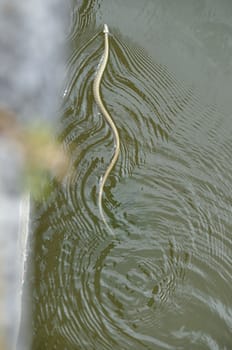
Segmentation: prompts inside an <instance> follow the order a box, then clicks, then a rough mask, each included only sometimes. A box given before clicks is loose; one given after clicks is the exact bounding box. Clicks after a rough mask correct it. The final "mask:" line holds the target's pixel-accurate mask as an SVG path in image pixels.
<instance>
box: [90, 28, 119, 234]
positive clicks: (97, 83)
mask: <svg viewBox="0 0 232 350" xmlns="http://www.w3.org/2000/svg"><path fill="white" fill-rule="evenodd" d="M103 33H104V36H105V49H104V53H103V56H102V59H101V61H100V63H99V68H98V70H97V74H96V77H95V79H94V82H93V94H94V99H95V102H96V104H97V106H98V108H99V109H100V111H101V113H102V114H103V116H104V117H105V119H106V121H107V122H108V124H109V125H110V127H111V129H112V132H113V134H114V154H113V157H112V159H111V161H110V164H109V166H108V168H107V169H106V171H105V174H104V175H103V177H102V179H101V181H100V188H99V195H98V206H99V211H100V215H101V217H102V220H103V221H104V223H105V225H106V226H107V228H108V229H109V231H110V232H111V233H112V234H113V232H112V230H111V229H110V227H109V226H108V224H107V222H106V219H105V216H104V213H103V209H102V195H103V190H104V186H105V182H106V180H107V178H108V176H109V174H110V172H111V171H112V169H113V167H114V166H115V164H116V162H117V159H118V156H119V151H120V140H119V134H118V130H117V128H116V125H115V123H114V121H113V119H112V118H111V116H110V114H109V113H108V111H107V109H106V108H105V106H104V103H103V101H102V98H101V93H100V85H101V80H102V76H103V73H104V71H105V68H106V65H107V62H108V58H109V29H108V26H107V24H104V30H103Z"/></svg>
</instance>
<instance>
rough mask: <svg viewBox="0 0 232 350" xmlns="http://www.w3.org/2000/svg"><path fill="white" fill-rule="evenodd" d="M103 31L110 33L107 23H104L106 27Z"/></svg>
mask: <svg viewBox="0 0 232 350" xmlns="http://www.w3.org/2000/svg"><path fill="white" fill-rule="evenodd" d="M103 33H105V34H108V33H109V28H108V25H107V24H104V29H103Z"/></svg>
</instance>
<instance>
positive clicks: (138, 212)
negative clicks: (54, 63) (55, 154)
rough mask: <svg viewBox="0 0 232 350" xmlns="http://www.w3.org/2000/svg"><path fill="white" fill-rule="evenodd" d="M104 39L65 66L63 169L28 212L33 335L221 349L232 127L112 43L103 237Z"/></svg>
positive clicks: (88, 40) (128, 46)
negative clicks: (99, 81)
mask: <svg viewBox="0 0 232 350" xmlns="http://www.w3.org/2000/svg"><path fill="white" fill-rule="evenodd" d="M86 4H87V5H88V4H89V5H91V4H94V2H90V1H89V2H88V1H87V2H86ZM82 20H83V21H82V22H81V23H79V22H80V19H76V20H75V19H74V22H75V21H77V22H78V26H80V27H81V28H82V27H83V26H85V23H84V19H82ZM80 35H81V34H80ZM71 39H72V40H73V37H72V38H71ZM102 39H103V37H102V35H101V34H100V32H97V33H96V32H95V31H92V32H91V30H89V31H88V32H87V33H85V34H84V39H83V38H81V37H80V44H79V46H78V49H77V50H76V51H75V50H74V51H75V52H74V54H73V55H72V57H71V59H70V61H69V74H68V83H67V87H66V92H65V96H64V114H63V117H62V130H61V133H60V137H59V138H60V140H61V141H62V142H63V144H64V145H65V148H66V150H67V151H68V152H69V154H70V168H69V171H68V173H67V176H66V179H65V181H64V182H63V184H62V185H57V184H56V183H54V184H53V185H51V193H50V195H49V198H47V199H46V201H45V203H43V204H42V203H41V204H40V205H39V206H38V208H37V210H36V213H37V216H38V218H37V228H36V239H35V246H36V262H37V265H36V268H35V270H36V271H35V276H39V278H37V277H36V278H35V281H34V285H35V287H37V288H34V300H35V309H36V313H35V314H36V316H35V317H36V322H35V324H36V327H37V328H36V327H35V333H36V336H37V338H40V339H42V338H43V337H44V338H46V337H48V339H49V340H48V341H47V343H46V344H45V348H49V349H61V348H62V349H66V348H69V349H76V348H80V349H86V350H89V349H115V350H116V349H127V350H128V349H139V350H143V349H144V350H145V349H149V350H154V349H157V348H158V349H173V348H174V347H175V348H176V349H183V344H194V345H193V348H196V349H198V348H202V346H205V348H209V349H211V348H212V349H213V348H219V345H218V344H219V343H220V339H221V338H220V337H221V335H220V331H221V330H223V331H224V335H225V337H224V339H227V338H226V337H228V334H229V333H231V327H232V325H231V315H232V311H231V305H230V304H231V303H230V298H229V295H230V294H231V293H230V292H231V275H232V270H231V266H232V258H231V257H232V240H231V235H230V232H231V227H232V222H231V203H230V202H231V201H230V187H231V186H230V184H231V170H232V163H231V157H230V154H231V147H232V142H231V137H230V135H231V131H232V127H231V123H230V122H229V121H228V116H227V115H225V114H223V113H222V112H221V111H219V110H218V109H217V107H216V106H208V105H207V104H206V103H205V102H204V101H203V100H202V99H201V96H199V95H198V93H197V91H194V90H193V89H192V88H190V87H188V86H185V84H184V83H181V82H180V81H178V79H176V77H175V76H174V74H172V73H171V72H169V70H168V68H167V67H165V66H162V65H160V64H159V63H155V62H153V61H152V60H151V59H150V58H149V57H148V56H147V55H146V53H145V52H144V51H143V50H142V49H141V48H138V47H136V45H135V44H133V43H131V42H130V40H129V39H127V38H124V37H122V35H120V33H116V32H115V34H114V35H111V36H110V58H109V64H108V65H107V69H106V74H105V75H104V80H103V85H102V96H103V99H104V102H105V104H106V106H107V108H108V110H109V112H110V113H111V115H112V117H113V118H114V120H115V123H116V125H117V127H118V130H119V134H120V139H121V153H120V157H119V161H118V163H117V165H116V167H115V169H114V170H113V172H112V174H111V175H110V177H109V181H107V184H106V186H105V193H104V210H105V212H106V214H107V215H108V217H109V219H110V224H111V226H112V228H113V229H114V230H115V236H116V238H115V239H112V237H108V234H107V230H105V228H104V227H102V223H101V220H99V210H98V207H97V196H98V189H99V179H100V176H101V175H102V174H103V173H104V171H105V169H106V167H107V165H108V164H109V160H110V157H111V155H112V152H113V137H112V133H111V131H110V129H109V127H108V125H107V123H106V122H105V121H104V118H102V116H101V114H100V113H99V111H98V109H97V106H96V104H95V102H94V100H93V95H92V84H93V80H94V76H95V74H96V68H97V65H98V63H99V59H100V57H101V54H102V51H103V40H102ZM228 291H229V293H228ZM219 295H220V298H219ZM193 313H194V316H193ZM198 315H201V318H202V319H200V318H199V317H198ZM206 320H211V322H206ZM214 325H215V326H214ZM216 325H218V327H219V328H218V330H217V329H216ZM35 338H36V337H35ZM185 342H186V343H185ZM202 344H203V345H202ZM194 346H195V347H194ZM37 348H38V347H37Z"/></svg>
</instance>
